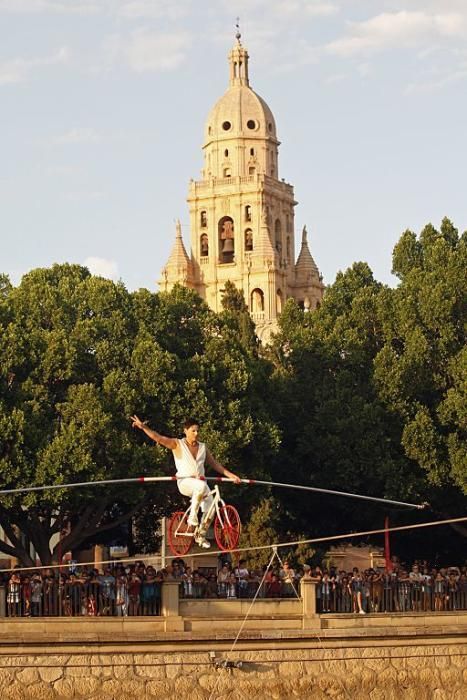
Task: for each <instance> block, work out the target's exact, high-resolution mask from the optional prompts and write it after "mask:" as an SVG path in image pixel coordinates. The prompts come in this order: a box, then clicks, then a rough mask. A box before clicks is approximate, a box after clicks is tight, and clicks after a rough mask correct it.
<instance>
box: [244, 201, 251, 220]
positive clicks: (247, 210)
mask: <svg viewBox="0 0 467 700" xmlns="http://www.w3.org/2000/svg"><path fill="white" fill-rule="evenodd" d="M245 221H251V206H250V205H249V204H247V205H246V207H245Z"/></svg>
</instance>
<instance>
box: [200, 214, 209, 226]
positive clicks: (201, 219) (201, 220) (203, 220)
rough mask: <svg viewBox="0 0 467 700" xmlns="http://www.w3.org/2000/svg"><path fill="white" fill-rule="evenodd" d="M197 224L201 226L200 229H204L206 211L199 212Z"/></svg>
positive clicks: (206, 219)
mask: <svg viewBox="0 0 467 700" xmlns="http://www.w3.org/2000/svg"><path fill="white" fill-rule="evenodd" d="M199 223H200V224H201V227H202V228H204V227H205V226H207V225H208V213H207V211H202V212H200V215H199Z"/></svg>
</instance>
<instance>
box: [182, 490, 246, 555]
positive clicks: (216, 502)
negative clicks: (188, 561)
mask: <svg viewBox="0 0 467 700" xmlns="http://www.w3.org/2000/svg"><path fill="white" fill-rule="evenodd" d="M210 495H211V496H212V497H213V499H212V503H211V505H210V507H209V509H208V510H207V511H206V513H203V516H202V518H201V523H200V524H199V525H198V526H197V527H196V528H195V530H194V531H192V532H188V527H189V526H188V514H189V512H190V508H187V509H186V511H184V512H183V511H181V510H179V511H176V512H175V513H174V514H173V515H172V517H171V518H170V520H169V526H168V538H169V547H170V550H171V552H172V554H174V555H175V556H177V557H181V556H184V555H185V554H188V552H189V551H190V549H191V547H192V546H193V542H194V540H195V537H197V536H198V535H203V536H204V535H205V533H206V532H207V530H208V528H209V526H210V525H211V523H212V521H213V520H214V537H215V539H216V542H217V545H218V547H219V549H220V550H222V551H223V552H230V551H231V550H232V549H235V547H236V546H237V545H238V541H239V539H240V532H241V529H242V524H241V521H240V516H239V514H238V511H237V509H236V508H234V506H231V505H228V504H226V503H225V501H224V500H223V499H222V498H221V495H220V491H219V487H218V485H217V484H215V486H214V488H213V489H212V490H211V491H210Z"/></svg>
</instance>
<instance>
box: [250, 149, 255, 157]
mask: <svg viewBox="0 0 467 700" xmlns="http://www.w3.org/2000/svg"><path fill="white" fill-rule="evenodd" d="M254 155H255V149H254V148H250V156H254Z"/></svg>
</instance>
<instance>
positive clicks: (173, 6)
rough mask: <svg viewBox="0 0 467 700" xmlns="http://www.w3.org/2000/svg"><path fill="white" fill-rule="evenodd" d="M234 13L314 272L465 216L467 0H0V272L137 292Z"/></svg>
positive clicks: (152, 261)
mask: <svg viewBox="0 0 467 700" xmlns="http://www.w3.org/2000/svg"><path fill="white" fill-rule="evenodd" d="M237 14H238V15H240V18H241V28H242V35H243V43H244V45H245V46H246V47H247V48H248V50H249V53H250V78H251V85H252V87H253V89H254V90H255V91H256V92H258V93H259V94H260V95H261V96H262V97H263V98H264V99H265V100H266V101H267V103H268V104H269V106H270V107H271V109H272V110H273V112H274V114H275V117H276V123H277V129H278V135H279V138H280V140H281V141H282V146H281V148H280V160H279V169H280V177H284V178H285V179H286V180H287V181H288V182H291V183H292V184H293V185H294V187H295V194H296V199H297V200H298V202H299V205H298V206H297V208H296V223H297V231H296V235H297V240H298V239H299V236H300V231H301V227H302V226H303V224H304V223H306V224H307V227H308V231H309V233H310V236H309V238H310V242H311V249H312V253H313V255H314V257H315V260H316V262H317V264H318V266H319V268H320V270H321V271H322V273H323V274H324V280H325V282H327V283H331V282H332V281H333V280H334V278H335V275H336V272H337V271H338V270H342V269H345V268H346V267H348V266H349V265H351V264H352V262H354V261H356V260H366V261H368V263H369V264H370V266H371V268H372V269H373V271H374V273H375V276H376V277H377V278H378V279H380V280H381V281H384V282H389V283H393V282H394V280H393V278H392V277H391V274H390V269H391V251H392V248H393V246H394V243H395V242H396V241H397V239H398V238H399V236H400V234H401V233H402V231H403V230H405V229H406V228H412V229H414V230H416V231H419V230H420V228H421V227H422V226H423V225H424V224H425V223H427V222H429V221H431V222H432V223H433V224H435V225H439V223H440V221H441V219H442V217H443V216H445V215H447V216H449V217H450V218H451V219H452V220H453V221H454V223H455V225H456V226H457V227H458V228H459V229H461V230H464V229H466V228H467V177H466V174H465V170H466V152H467V0H432V1H430V0H424V1H422V0H288V1H287V0H281V1H279V0H0V127H1V128H0V236H1V242H2V245H1V256H0V261H1V262H0V271H2V272H6V273H8V274H9V275H10V276H11V277H12V279H13V281H14V282H15V283H17V282H18V281H19V279H20V277H21V274H23V273H24V272H26V271H28V270H30V269H31V268H34V267H39V266H49V265H51V264H52V263H54V262H62V261H69V262H78V263H85V262H86V261H88V262H89V260H90V259H92V258H96V259H97V261H95V262H94V263H91V268H92V269H93V270H94V271H100V272H101V273H104V274H107V275H109V276H113V277H114V278H121V279H122V280H123V281H124V282H125V284H126V285H127V286H128V287H129V288H130V289H135V288H138V287H142V286H143V287H148V288H150V289H155V281H156V280H157V279H158V277H159V273H160V270H161V267H162V266H163V265H164V263H165V262H166V259H167V256H168V254H169V252H170V248H171V246H172V242H173V237H174V219H175V218H180V219H181V221H182V224H183V225H184V229H183V230H184V236H185V242H186V243H187V244H188V241H189V238H188V226H187V224H188V211H187V206H186V202H185V198H186V194H187V187H188V181H189V179H190V178H191V177H193V178H195V179H197V178H199V175H200V170H201V165H202V153H201V143H202V137H203V125H204V121H205V119H206V117H207V114H208V112H209V110H210V108H211V107H212V105H213V104H214V102H215V101H216V100H217V98H218V97H220V96H221V95H222V93H223V92H224V91H225V89H226V87H227V84H228V68H227V58H226V57H227V53H228V51H229V50H230V48H231V45H232V44H233V39H234V31H235V30H234V24H235V17H236V15H237ZM187 105H188V106H187Z"/></svg>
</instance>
